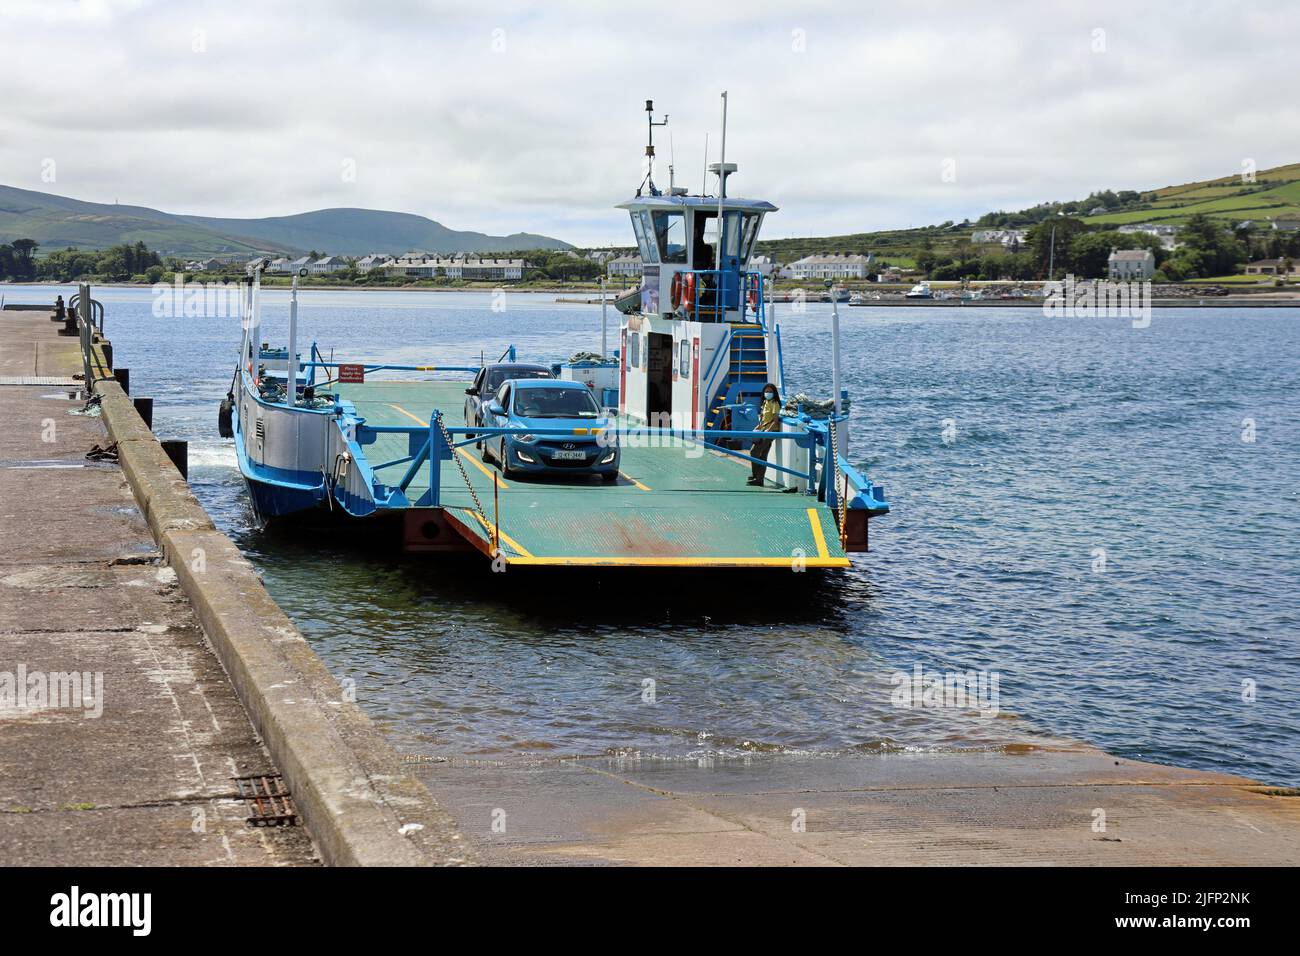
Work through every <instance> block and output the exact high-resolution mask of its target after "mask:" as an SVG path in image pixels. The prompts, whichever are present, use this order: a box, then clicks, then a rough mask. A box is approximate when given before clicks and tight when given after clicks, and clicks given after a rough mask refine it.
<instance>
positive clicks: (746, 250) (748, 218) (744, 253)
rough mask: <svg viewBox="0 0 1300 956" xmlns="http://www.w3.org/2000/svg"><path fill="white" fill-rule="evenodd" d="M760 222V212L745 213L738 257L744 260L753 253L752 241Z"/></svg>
mask: <svg viewBox="0 0 1300 956" xmlns="http://www.w3.org/2000/svg"><path fill="white" fill-rule="evenodd" d="M762 222H763V214H762V213H761V212H747V213H745V230H744V239H743V241H742V242H741V244H740V258H741V259H742V260H743V261H745V262H748V261H749V257H750V256H752V255H753V254H754V242H755V241H756V240H757V239H758V227H759V225H760V224H761V223H762Z"/></svg>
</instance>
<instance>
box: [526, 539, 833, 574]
mask: <svg viewBox="0 0 1300 956" xmlns="http://www.w3.org/2000/svg"><path fill="white" fill-rule="evenodd" d="M502 537H503V538H504V537H505V535H502ZM509 560H510V563H511V564H518V565H539V566H540V565H552V566H578V567H639V568H701V567H704V568H791V569H793V567H794V566H795V563H796V562H795V559H794V558H739V557H717V558H710V557H683V558H652V557H588V556H584V557H566V556H561V555H556V556H554V557H528V558H510V559H509ZM800 563H801V564H802V565H803V567H806V568H847V567H850V566H851V565H850V563H849V559H848V558H832V557H825V558H820V557H819V558H805V559H804V560H803V561H802V562H800Z"/></svg>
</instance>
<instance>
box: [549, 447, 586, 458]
mask: <svg viewBox="0 0 1300 956" xmlns="http://www.w3.org/2000/svg"><path fill="white" fill-rule="evenodd" d="M554 457H556V458H558V459H560V461H582V460H583V459H584V458H586V457H587V453H586V452H584V451H576V450H575V451H565V450H564V449H560V450H559V451H557V452H556V453H555V455H554Z"/></svg>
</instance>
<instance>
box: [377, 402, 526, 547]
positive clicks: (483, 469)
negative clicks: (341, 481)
mask: <svg viewBox="0 0 1300 956" xmlns="http://www.w3.org/2000/svg"><path fill="white" fill-rule="evenodd" d="M384 404H385V405H387V406H388V407H389V408H391V409H392V410H393V411H395V412H401V413H402V414H403V415H405V416H406V417H407V418H409V419H410V420H411V421H413V422H419V423H420V424H421V425H424V426H425V427H428V424H429V423H428V422H426V421H424V420H422V419H421V418H420V416H419V415H413V414H411V413H410V412H408V411H407V410H406V409H404V408H403V407H402V406H401V405H392V404H389V403H388V402H385V403H384ZM456 451H457V452H459V453H460V455H461V457H462V458H464V459H465V460H466V461H467V462H469V463H470V464H471V465H473V466H474V467H475V468H477V469H478V470H479V471H481V472H483V474H485V475H487V476H488V477H489V478H491V479H492V480H493V481H495V482H496V483H497V484H498V485H500V486H501V487H502V488H509V487H510V486H509V485H507V484H506V483H505V482H504V481H502V480H501V479H500V478H498V477H497V473H496V472H495V471H493V470H492V469H491V468H489V467H488V466H487V465H485V464H483V462H481V461H479V460H478V459H477V458H475V457H474V456H473V455H471V454H470V453H469V452H468V451H466V450H465V449H464V448H457V449H456ZM503 537H504V536H503Z"/></svg>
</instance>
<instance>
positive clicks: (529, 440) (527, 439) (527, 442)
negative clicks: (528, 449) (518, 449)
mask: <svg viewBox="0 0 1300 956" xmlns="http://www.w3.org/2000/svg"><path fill="white" fill-rule="evenodd" d="M515 441H521V442H523V443H524V444H525V445H531V444H532V443H533V442H535V441H537V436H536V435H516V436H515Z"/></svg>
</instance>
